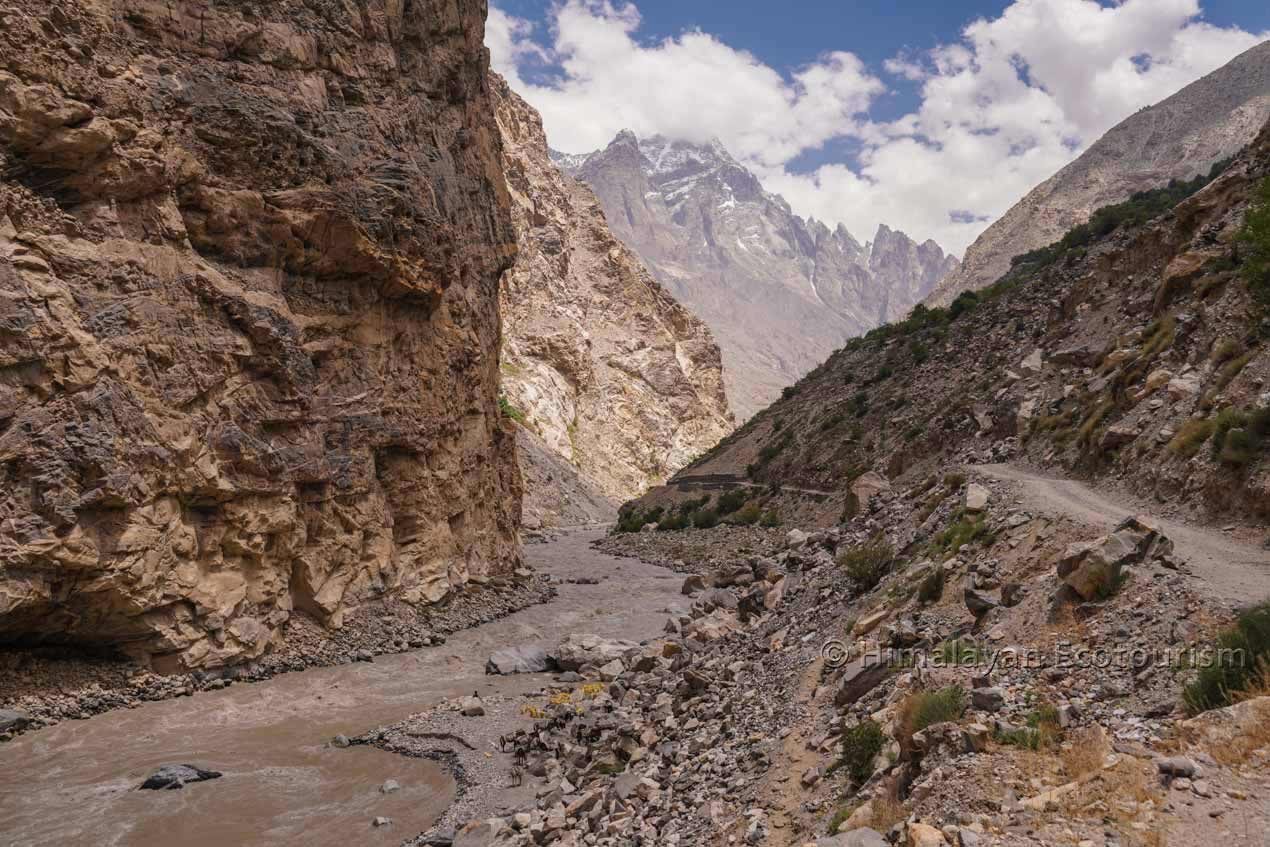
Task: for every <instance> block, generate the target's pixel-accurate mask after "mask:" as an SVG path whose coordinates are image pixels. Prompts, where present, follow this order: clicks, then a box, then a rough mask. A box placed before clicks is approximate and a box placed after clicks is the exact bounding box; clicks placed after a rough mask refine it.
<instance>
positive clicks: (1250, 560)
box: [968, 465, 1270, 604]
mask: <svg viewBox="0 0 1270 847" xmlns="http://www.w3.org/2000/svg"><path fill="white" fill-rule="evenodd" d="M968 469H969V470H971V471H974V472H977V473H981V474H984V475H986V476H990V477H992V478H994V479H999V480H1003V481H1007V482H1013V483H1016V484H1017V485H1018V488H1019V493H1020V494H1021V495H1022V496H1023V499H1024V501H1025V502H1026V503H1027V504H1028V505H1029V506H1030V507H1031V508H1033V509H1035V510H1037V511H1040V512H1050V513H1059V514H1063V515H1066V516H1068V517H1071V518H1073V519H1075V520H1078V521H1081V522H1082V523H1087V524H1090V525H1092V526H1096V527H1101V528H1106V529H1111V528H1112V527H1114V526H1115V525H1116V524H1118V523H1120V521H1122V520H1124V519H1125V518H1127V517H1129V516H1130V515H1135V514H1143V513H1144V510H1143V509H1140V508H1139V509H1135V508H1133V507H1132V506H1129V505H1126V504H1123V503H1118V502H1116V501H1115V500H1113V499H1111V498H1110V497H1109V496H1108V495H1106V494H1103V493H1101V492H1097V491H1094V490H1093V489H1092V488H1090V487H1089V486H1088V485H1085V484H1084V483H1082V482H1077V481H1075V480H1071V479H1054V478H1052V477H1045V476H1041V475H1039V474H1036V473H1034V472H1032V471H1027V470H1023V469H1021V468H1016V467H1014V466H1012V465H971V466H969V468H968ZM1145 514H1147V515H1149V516H1150V517H1151V518H1152V519H1153V520H1154V521H1156V522H1157V523H1158V524H1159V525H1160V528H1161V529H1162V530H1163V531H1164V534H1165V535H1167V536H1168V537H1169V538H1171V539H1173V544H1174V546H1175V547H1176V549H1177V553H1178V555H1179V556H1180V557H1181V558H1182V559H1184V560H1185V561H1186V563H1187V566H1188V567H1189V568H1190V570H1191V572H1192V573H1193V574H1194V576H1195V577H1196V578H1197V579H1200V580H1202V581H1203V582H1204V583H1205V584H1206V585H1208V586H1209V587H1210V588H1211V589H1212V591H1213V593H1214V594H1215V595H1216V596H1218V597H1220V598H1222V599H1223V600H1229V601H1231V602H1233V603H1236V604H1244V603H1253V602H1259V601H1261V600H1265V599H1266V598H1268V597H1270V550H1266V549H1264V548H1262V547H1260V546H1258V545H1257V544H1248V543H1244V542H1241V541H1239V540H1237V539H1235V538H1232V537H1230V536H1229V535H1227V534H1226V533H1224V532H1222V531H1221V530H1220V529H1208V528H1201V527H1195V526H1190V525H1188V524H1184V523H1180V522H1178V521H1174V520H1168V519H1166V518H1161V517H1158V516H1156V515H1154V514H1152V513H1151V512H1150V511H1149V510H1146V511H1145Z"/></svg>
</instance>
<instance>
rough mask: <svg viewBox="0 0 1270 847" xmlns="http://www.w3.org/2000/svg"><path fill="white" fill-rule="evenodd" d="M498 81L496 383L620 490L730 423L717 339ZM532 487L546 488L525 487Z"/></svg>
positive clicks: (582, 464)
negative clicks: (503, 243)
mask: <svg viewBox="0 0 1270 847" xmlns="http://www.w3.org/2000/svg"><path fill="white" fill-rule="evenodd" d="M494 88H495V91H496V93H497V98H496V99H497V102H498V125H499V129H500V131H501V132H502V137H503V148H504V158H505V167H506V172H507V182H508V186H509V188H510V190H511V194H512V219H513V222H514V225H515V229H516V236H517V241H518V244H519V247H520V252H519V255H518V257H517V259H516V263H515V265H514V266H513V267H512V268H511V270H509V271H508V272H507V273H506V274H505V275H504V277H503V286H502V293H501V295H500V302H501V304H502V314H503V328H504V340H503V364H502V371H503V391H504V393H505V395H506V398H507V401H508V403H509V404H510V406H511V407H512V409H513V410H515V411H514V412H513V414H517V415H518V416H519V415H523V422H524V425H525V426H526V427H528V428H530V429H532V430H533V431H534V433H535V434H536V435H537V436H538V437H539V438H540V439H541V441H542V442H545V444H546V446H547V447H548V448H549V449H550V450H552V451H553V452H555V453H556V454H558V455H559V456H561V457H563V458H564V460H565V461H566V462H568V463H569V464H570V465H572V466H574V467H575V468H577V469H578V472H579V473H580V474H581V475H582V476H583V477H585V478H586V479H588V480H590V481H592V482H593V483H594V484H595V486H597V487H598V488H599V489H600V490H601V491H603V492H604V493H605V494H607V495H608V496H610V497H613V498H616V499H617V500H619V501H620V500H624V499H627V498H629V497H632V496H635V495H637V494H639V493H641V492H642V491H644V489H646V488H647V487H648V486H649V485H650V484H655V483H658V482H661V481H663V480H664V479H665V478H666V477H667V476H669V475H670V474H672V473H674V472H675V471H676V470H678V469H679V468H681V467H683V466H684V465H685V464H687V463H688V462H689V461H691V460H692V459H694V458H696V457H698V456H699V455H701V454H702V453H704V452H705V451H706V450H708V449H709V448H710V447H712V446H714V444H715V443H717V442H718V440H719V439H720V438H722V437H723V436H724V435H726V434H727V433H728V432H729V431H730V430H731V428H732V424H731V416H730V414H729V413H728V406H727V401H726V399H725V398H724V393H723V378H722V377H723V374H722V366H721V364H720V357H719V348H718V346H716V344H715V342H714V339H713V337H712V336H711V334H710V330H708V329H707V328H706V326H705V324H703V323H702V322H701V321H700V320H698V319H697V318H696V317H694V316H693V315H692V314H691V313H689V312H688V311H687V310H686V309H684V307H683V306H681V305H679V304H678V303H677V302H675V300H674V298H672V297H671V296H670V295H669V294H668V293H667V292H666V291H665V289H663V288H662V286H661V285H659V284H658V283H657V281H656V280H655V279H653V278H652V276H651V275H650V274H649V273H648V271H647V270H645V268H644V267H643V265H642V264H641V263H640V261H639V259H638V257H636V256H635V254H634V253H632V252H631V251H630V250H629V249H628V248H626V247H625V246H623V244H622V243H621V242H619V241H618V240H617V239H616V238H615V237H614V236H613V233H611V232H610V231H609V228H608V224H607V222H606V220H605V215H604V213H603V212H602V211H601V210H600V206H599V204H598V203H597V202H596V199H595V195H594V194H592V193H591V191H590V189H588V188H587V187H586V186H585V185H583V184H581V183H580V182H578V181H577V180H576V179H573V178H572V177H569V176H566V175H564V174H562V173H561V172H560V170H559V169H558V168H557V167H556V166H555V164H553V163H552V161H551V159H550V156H549V154H548V150H547V142H546V137H545V135H544V134H543V129H542V120H541V119H540V118H539V116H538V114H537V112H535V111H534V110H533V109H532V108H531V107H530V106H529V105H528V104H527V103H525V101H524V100H522V99H521V98H520V97H519V96H517V95H516V94H515V93H513V92H512V91H511V90H510V89H509V88H508V87H507V85H506V83H504V82H502V81H501V80H497V81H496V82H495V83H494ZM532 455H534V454H533V453H532V452H530V453H526V458H527V459H528V458H529V457H530V456H532ZM533 476H534V477H535V478H537V476H538V475H537V474H534V475H533ZM556 479H557V480H558V479H559V476H558V475H557V476H556ZM540 495H541V496H546V497H555V496H556V492H552V491H542V492H539V491H537V490H535V489H533V488H531V489H530V490H529V491H527V497H528V499H529V500H530V501H535V500H536V498H538V497H539V496H540ZM531 511H533V512H534V513H535V515H536V514H537V511H538V510H537V508H536V507H534V508H532V509H531ZM549 511H550V510H548V512H549Z"/></svg>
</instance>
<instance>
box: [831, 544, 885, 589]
mask: <svg viewBox="0 0 1270 847" xmlns="http://www.w3.org/2000/svg"><path fill="white" fill-rule="evenodd" d="M894 561H895V549H894V548H893V547H891V545H890V544H887V543H886V542H885V541H873V542H870V543H868V544H865V545H864V546H861V547H855V548H852V549H851V550H846V551H843V552H842V553H840V554H839V555H838V565H839V567H841V568H842V569H843V570H845V571H846V572H847V576H848V577H849V578H850V579H851V581H852V582H854V583H855V584H856V587H857V589H859V590H860V591H869V590H870V589H872V588H874V587H875V586H876V585H877V584H878V583H879V582H881V581H882V577H884V576H886V572H887V569H889V568H890V566H891V563H892V562H894Z"/></svg>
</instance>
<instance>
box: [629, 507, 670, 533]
mask: <svg viewBox="0 0 1270 847" xmlns="http://www.w3.org/2000/svg"><path fill="white" fill-rule="evenodd" d="M663 511H664V510H663V509H662V507H661V506H655V507H653V508H651V509H648V510H647V511H641V510H640V509H639V508H629V507H628V506H624V507H622V509H621V510H620V511H618V513H617V531H618V532H639V531H640V530H641V529H643V527H644V525H645V524H650V523H657V522H658V521H660V520H661V518H662V513H663Z"/></svg>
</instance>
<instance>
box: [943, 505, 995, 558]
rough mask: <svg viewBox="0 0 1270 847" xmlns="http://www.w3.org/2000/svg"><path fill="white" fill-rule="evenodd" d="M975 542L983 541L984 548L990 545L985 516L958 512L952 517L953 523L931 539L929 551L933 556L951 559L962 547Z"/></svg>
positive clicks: (990, 539) (990, 535) (990, 538)
mask: <svg viewBox="0 0 1270 847" xmlns="http://www.w3.org/2000/svg"><path fill="white" fill-rule="evenodd" d="M975 541H983V543H984V545H985V546H987V545H989V544H991V543H992V534H991V533H990V532H989V531H988V522H987V516H986V515H983V514H974V515H972V514H968V513H966V512H964V511H958V512H957V513H956V514H954V515H953V523H952V524H951V525H950V526H949V527H948V528H947V529H945V530H944V531H943V532H940V533H939V534H938V535H936V536H935V537H934V538H933V539H931V542H930V551H931V553H932V554H934V555H943V556H945V557H951V556H955V555H957V553H958V552H959V551H960V550H961V548H962V547H965V546H966V545H967V544H970V543H972V542H975Z"/></svg>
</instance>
